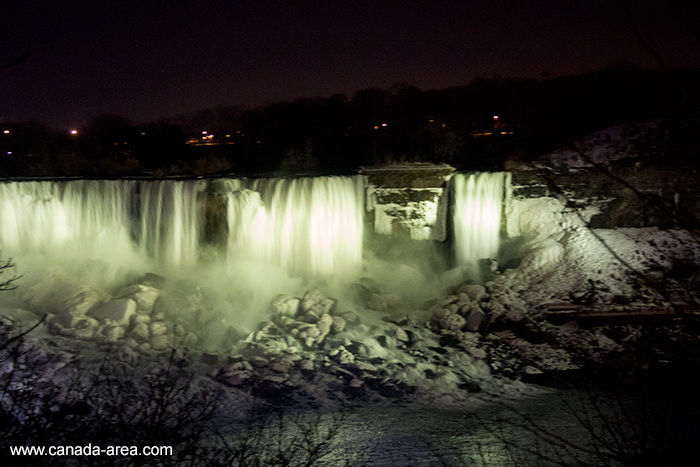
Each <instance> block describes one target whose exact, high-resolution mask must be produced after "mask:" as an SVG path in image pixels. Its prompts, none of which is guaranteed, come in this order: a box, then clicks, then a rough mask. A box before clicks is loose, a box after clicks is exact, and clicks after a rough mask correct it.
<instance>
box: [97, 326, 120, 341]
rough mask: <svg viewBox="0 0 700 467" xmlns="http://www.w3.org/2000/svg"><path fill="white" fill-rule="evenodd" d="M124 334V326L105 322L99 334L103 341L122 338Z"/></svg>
mask: <svg viewBox="0 0 700 467" xmlns="http://www.w3.org/2000/svg"><path fill="white" fill-rule="evenodd" d="M124 334H125V331H124V328H123V327H121V326H117V325H114V324H107V325H105V326H104V327H102V329H101V330H100V336H101V337H102V340H103V341H104V342H108V343H112V342H116V341H118V340H119V339H121V338H123V337H124Z"/></svg>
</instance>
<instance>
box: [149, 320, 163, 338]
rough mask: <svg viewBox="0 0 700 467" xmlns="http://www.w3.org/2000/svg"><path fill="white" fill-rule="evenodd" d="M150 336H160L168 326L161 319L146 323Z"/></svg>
mask: <svg viewBox="0 0 700 467" xmlns="http://www.w3.org/2000/svg"><path fill="white" fill-rule="evenodd" d="M148 330H149V331H150V333H151V336H160V335H161V334H165V333H166V332H167V331H168V326H167V325H166V324H165V323H164V322H163V321H151V323H150V324H149V325H148Z"/></svg>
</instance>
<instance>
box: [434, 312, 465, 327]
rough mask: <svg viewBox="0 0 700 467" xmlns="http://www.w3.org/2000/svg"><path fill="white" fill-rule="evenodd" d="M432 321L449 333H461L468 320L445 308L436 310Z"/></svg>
mask: <svg viewBox="0 0 700 467" xmlns="http://www.w3.org/2000/svg"><path fill="white" fill-rule="evenodd" d="M431 319H432V321H433V322H435V323H436V324H437V325H438V326H439V327H440V329H444V330H447V331H459V330H461V329H462V327H463V326H464V325H465V324H466V320H465V319H464V318H463V317H461V316H460V315H458V314H456V313H452V312H451V311H450V310H448V309H445V308H440V309H438V310H436V311H435V312H434V313H433V316H432V318H431Z"/></svg>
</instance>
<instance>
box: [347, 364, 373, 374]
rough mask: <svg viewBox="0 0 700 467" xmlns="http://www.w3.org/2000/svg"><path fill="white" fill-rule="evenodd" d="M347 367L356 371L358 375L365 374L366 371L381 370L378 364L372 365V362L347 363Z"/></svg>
mask: <svg viewBox="0 0 700 467" xmlns="http://www.w3.org/2000/svg"><path fill="white" fill-rule="evenodd" d="M346 367H347V368H348V369H349V370H350V371H352V372H354V373H355V374H357V375H363V374H365V373H372V374H374V373H377V372H378V371H379V370H378V369H377V367H376V366H374V365H372V364H371V363H367V362H355V363H349V364H347V365H346Z"/></svg>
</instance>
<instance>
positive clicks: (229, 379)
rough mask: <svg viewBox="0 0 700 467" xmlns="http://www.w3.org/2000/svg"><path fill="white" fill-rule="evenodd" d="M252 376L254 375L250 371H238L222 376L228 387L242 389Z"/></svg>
mask: <svg viewBox="0 0 700 467" xmlns="http://www.w3.org/2000/svg"><path fill="white" fill-rule="evenodd" d="M252 376H253V375H252V373H250V372H249V371H236V372H233V373H225V374H224V375H222V376H221V380H222V381H223V382H224V384H227V385H228V386H232V387H240V386H243V385H244V384H246V383H247V382H248V381H249V380H250V378H251V377H252Z"/></svg>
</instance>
